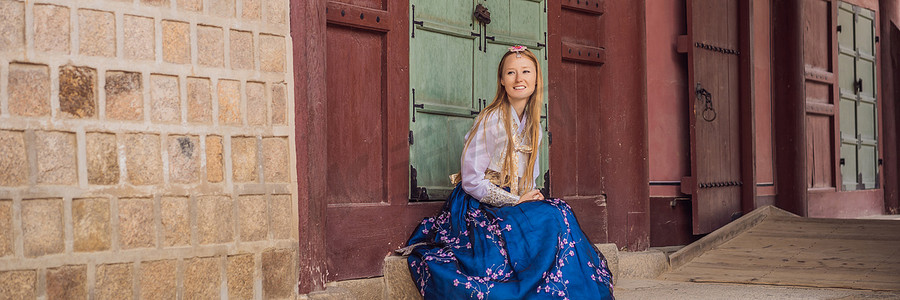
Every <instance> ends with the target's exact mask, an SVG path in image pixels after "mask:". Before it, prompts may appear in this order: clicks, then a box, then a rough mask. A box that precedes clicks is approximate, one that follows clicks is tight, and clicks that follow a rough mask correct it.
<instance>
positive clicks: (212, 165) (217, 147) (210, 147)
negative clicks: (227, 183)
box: [206, 135, 225, 182]
mask: <svg viewBox="0 0 900 300" xmlns="http://www.w3.org/2000/svg"><path fill="white" fill-rule="evenodd" d="M223 159H224V156H223V154H222V137H221V136H216V135H209V136H206V180H208V181H209V182H222V180H223V179H225V178H224V173H225V171H224V163H223V161H222V160H223Z"/></svg>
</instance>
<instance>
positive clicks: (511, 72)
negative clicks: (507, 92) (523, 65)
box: [506, 71, 516, 75]
mask: <svg viewBox="0 0 900 300" xmlns="http://www.w3.org/2000/svg"><path fill="white" fill-rule="evenodd" d="M515 73H516V72H513V71H509V72H506V75H512V74H515Z"/></svg>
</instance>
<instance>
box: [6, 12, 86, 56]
mask: <svg viewBox="0 0 900 300" xmlns="http://www.w3.org/2000/svg"><path fill="white" fill-rule="evenodd" d="M32 14H33V15H34V49H35V50H37V51H43V52H55V53H69V30H70V28H69V27H70V26H69V8H68V7H65V6H56V5H51V4H35V5H34V9H33V11H32ZM4 23H5V22H4Z"/></svg>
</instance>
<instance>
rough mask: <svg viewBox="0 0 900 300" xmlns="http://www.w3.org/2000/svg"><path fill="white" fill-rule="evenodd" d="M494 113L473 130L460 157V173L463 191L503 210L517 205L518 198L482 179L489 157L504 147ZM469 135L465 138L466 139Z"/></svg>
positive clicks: (503, 136)
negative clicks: (470, 139) (505, 207)
mask: <svg viewBox="0 0 900 300" xmlns="http://www.w3.org/2000/svg"><path fill="white" fill-rule="evenodd" d="M497 114H498V113H497V112H496V111H495V112H494V113H492V114H491V115H489V116H486V117H485V118H484V120H482V122H481V124H479V126H478V127H476V128H473V129H472V130H471V131H470V132H469V135H472V134H474V136H472V141H471V142H469V146H468V148H466V149H465V151H464V152H463V154H462V164H461V170H460V173H461V175H462V188H463V190H465V191H466V193H468V194H469V195H471V196H472V197H474V198H475V199H478V200H479V201H481V202H482V203H486V204H489V205H492V206H497V207H502V206H511V205H516V203H518V202H519V196H516V195H513V194H512V193H510V192H507V191H505V190H503V189H501V188H499V187H497V186H496V185H494V184H493V183H491V182H490V180H488V179H485V178H484V173H485V171H486V170H487V169H488V167H489V166H490V164H491V157H492V156H493V155H494V154H495V153H496V152H495V151H497V150H500V149H498V148H499V147H502V146H504V145H505V142H503V141H504V140H505V139H504V138H505V137H506V134H505V132H502V131H501V130H504V129H503V128H502V127H501V126H499V124H500V119H499V118H498V116H497ZM469 135H466V138H467V139H468V137H469Z"/></svg>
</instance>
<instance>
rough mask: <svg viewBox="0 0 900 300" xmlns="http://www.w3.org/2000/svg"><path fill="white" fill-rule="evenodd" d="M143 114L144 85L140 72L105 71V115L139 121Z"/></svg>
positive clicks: (114, 118) (111, 117)
mask: <svg viewBox="0 0 900 300" xmlns="http://www.w3.org/2000/svg"><path fill="white" fill-rule="evenodd" d="M143 116H144V87H143V81H142V80H141V73H137V72H123V71H107V72H106V117H107V118H110V119H113V120H129V121H140V120H141V119H142V118H143Z"/></svg>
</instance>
